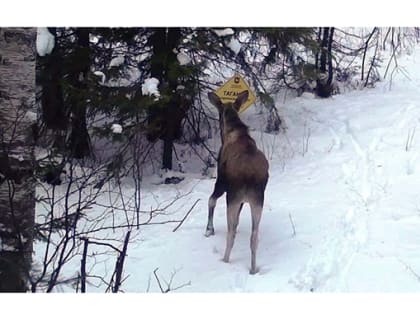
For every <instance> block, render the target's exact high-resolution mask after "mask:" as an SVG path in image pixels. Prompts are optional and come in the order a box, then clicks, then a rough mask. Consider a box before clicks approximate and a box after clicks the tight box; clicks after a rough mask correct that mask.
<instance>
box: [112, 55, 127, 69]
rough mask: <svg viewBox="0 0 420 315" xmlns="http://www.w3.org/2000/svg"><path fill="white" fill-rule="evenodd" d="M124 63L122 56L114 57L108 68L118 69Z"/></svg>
mask: <svg viewBox="0 0 420 315" xmlns="http://www.w3.org/2000/svg"><path fill="white" fill-rule="evenodd" d="M124 61H125V59H124V56H121V55H120V56H117V57H114V58H112V60H111V62H110V63H109V68H112V67H119V66H121V65H122V64H123V63H124Z"/></svg>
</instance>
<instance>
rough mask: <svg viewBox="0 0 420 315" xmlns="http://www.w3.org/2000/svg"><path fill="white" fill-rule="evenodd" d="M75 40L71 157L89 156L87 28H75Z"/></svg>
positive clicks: (71, 76) (71, 96)
mask: <svg viewBox="0 0 420 315" xmlns="http://www.w3.org/2000/svg"><path fill="white" fill-rule="evenodd" d="M76 36H77V42H76V47H75V51H74V53H73V56H72V59H73V60H72V63H73V67H74V68H73V69H72V70H73V71H72V73H71V74H70V78H71V85H72V87H73V90H72V91H71V92H70V95H69V100H68V101H69V105H70V111H71V122H70V123H71V132H70V139H69V144H68V145H69V150H70V154H71V156H72V157H74V158H76V159H81V158H84V157H86V156H89V155H90V153H91V149H90V137H89V132H88V130H87V123H86V108H87V104H86V99H87V98H88V84H87V82H86V81H87V75H88V72H89V67H90V48H89V29H88V28H78V29H76Z"/></svg>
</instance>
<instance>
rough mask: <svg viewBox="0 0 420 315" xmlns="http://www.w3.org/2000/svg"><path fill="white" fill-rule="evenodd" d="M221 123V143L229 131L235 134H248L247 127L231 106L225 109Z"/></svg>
mask: <svg viewBox="0 0 420 315" xmlns="http://www.w3.org/2000/svg"><path fill="white" fill-rule="evenodd" d="M221 125H222V126H221V128H220V129H221V136H222V143H224V142H225V139H226V137H227V136H228V135H229V133H231V132H233V131H235V132H236V133H237V134H248V127H247V126H246V125H245V124H244V123H243V122H242V120H241V119H240V118H239V115H238V113H237V112H236V111H235V110H234V109H233V108H227V109H225V111H224V112H223V121H222V124H221Z"/></svg>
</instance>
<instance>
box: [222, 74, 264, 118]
mask: <svg viewBox="0 0 420 315" xmlns="http://www.w3.org/2000/svg"><path fill="white" fill-rule="evenodd" d="M245 90H248V92H249V96H248V99H247V101H246V102H245V103H243V104H242V106H241V108H240V109H239V112H240V113H242V112H243V111H244V110H246V109H247V108H248V107H249V106H251V105H252V104H253V103H254V102H255V100H256V97H255V94H254V93H253V92H252V90H251V89H250V88H249V86H248V84H247V83H246V82H245V80H244V79H243V78H242V77H241V76H240V75H239V74H235V75H234V76H233V77H232V78H230V79H229V80H228V81H227V82H226V83H225V84H223V85H222V86H221V87H220V88H218V89H217V90H216V94H217V96H219V97H220V99H221V100H222V102H223V103H227V102H234V101H235V100H236V97H237V96H238V94H239V93H241V92H242V91H245Z"/></svg>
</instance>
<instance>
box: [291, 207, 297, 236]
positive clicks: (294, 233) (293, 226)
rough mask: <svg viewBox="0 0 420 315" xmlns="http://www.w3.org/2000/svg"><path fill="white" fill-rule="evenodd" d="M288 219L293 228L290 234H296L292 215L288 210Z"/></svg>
mask: <svg viewBox="0 0 420 315" xmlns="http://www.w3.org/2000/svg"><path fill="white" fill-rule="evenodd" d="M289 219H290V223H291V224H292V228H293V234H292V236H296V229H295V224H294V223H293V220H292V215H291V214H290V212H289Z"/></svg>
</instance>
